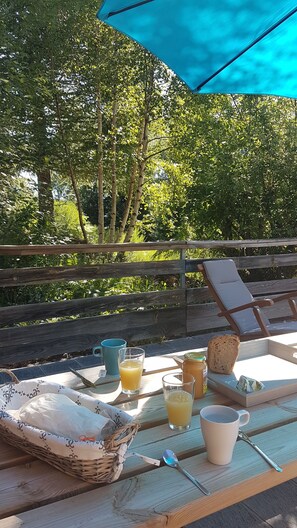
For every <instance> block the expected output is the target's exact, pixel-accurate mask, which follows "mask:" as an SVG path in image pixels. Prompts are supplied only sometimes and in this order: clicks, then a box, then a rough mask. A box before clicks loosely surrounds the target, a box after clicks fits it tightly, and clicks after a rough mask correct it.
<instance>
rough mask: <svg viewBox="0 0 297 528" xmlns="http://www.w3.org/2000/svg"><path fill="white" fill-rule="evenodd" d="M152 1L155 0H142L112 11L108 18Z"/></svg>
mask: <svg viewBox="0 0 297 528" xmlns="http://www.w3.org/2000/svg"><path fill="white" fill-rule="evenodd" d="M150 2H154V0H142V1H141V2H137V3H136V4H133V5H130V6H127V7H123V8H122V9H118V10H117V11H110V13H108V15H107V17H106V18H109V17H112V16H114V15H118V14H119V13H124V12H125V11H129V9H134V8H135V7H139V6H141V5H143V4H149V3H150Z"/></svg>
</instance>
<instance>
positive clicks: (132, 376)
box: [119, 347, 145, 394]
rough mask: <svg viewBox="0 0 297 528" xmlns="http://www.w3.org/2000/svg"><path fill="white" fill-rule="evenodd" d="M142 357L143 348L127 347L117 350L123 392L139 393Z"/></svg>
mask: <svg viewBox="0 0 297 528" xmlns="http://www.w3.org/2000/svg"><path fill="white" fill-rule="evenodd" d="M144 357H145V352H144V350H143V348H139V347H127V348H121V349H120V350H119V371H120V378H121V383H122V392H124V393H125V394H138V393H139V389H140V386H141V377H142V371H143V362H144Z"/></svg>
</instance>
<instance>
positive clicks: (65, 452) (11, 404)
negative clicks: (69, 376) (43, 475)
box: [0, 369, 139, 483]
mask: <svg viewBox="0 0 297 528" xmlns="http://www.w3.org/2000/svg"><path fill="white" fill-rule="evenodd" d="M0 372H6V373H7V374H9V375H10V377H11V378H12V380H13V382H11V383H7V384H5V385H3V386H2V387H0V438H2V439H3V440H4V441H5V442H7V443H8V444H11V445H13V446H15V447H18V448H19V449H22V450H23V451H26V452H27V453H30V454H32V455H33V456H35V457H37V458H40V459H41V460H43V461H45V462H47V463H48V464H51V465H52V466H54V467H55V468H57V469H59V470H61V471H63V472H64V473H67V474H68V475H71V476H74V477H77V478H79V479H82V480H85V481H87V482H93V483H109V482H113V481H115V480H117V479H118V478H119V476H120V474H121V471H122V469H123V464H124V461H125V453H126V451H127V449H128V447H129V445H130V443H131V442H132V440H133V438H134V436H135V435H136V433H137V430H138V427H139V426H138V424H137V423H135V422H133V421H132V419H131V417H130V416H129V415H128V414H127V413H125V412H123V411H120V410H119V409H117V408H115V407H112V406H111V405H108V404H105V403H103V402H101V401H100V400H95V399H94V398H92V397H91V396H88V395H85V394H81V393H79V392H77V391H74V390H72V389H69V388H67V387H64V386H63V385H58V384H56V383H49V382H46V381H44V380H29V381H19V380H18V378H17V377H16V376H15V374H14V373H13V372H11V371H10V370H6V369H0ZM42 393H61V394H65V395H67V396H68V397H70V398H71V399H72V400H73V401H75V402H76V403H77V404H78V405H84V406H85V407H87V408H89V409H90V410H92V411H93V412H96V413H99V414H100V411H101V412H102V411H103V410H104V412H105V413H106V412H107V413H108V414H109V416H110V418H111V419H112V420H113V421H114V422H115V423H116V431H115V432H114V433H113V434H112V435H111V436H110V437H108V438H107V439H105V440H104V441H103V440H102V441H88V440H87V441H76V440H72V439H69V438H66V437H62V436H59V435H55V434H52V433H49V432H46V431H42V430H41V429H38V428H36V427H32V426H29V425H27V424H26V423H24V422H22V421H20V420H18V419H16V418H14V417H13V415H12V414H10V413H9V411H10V410H12V409H18V408H19V407H20V406H21V405H23V404H24V403H25V402H26V401H28V400H30V399H31V398H33V397H34V396H37V395H38V394H42Z"/></svg>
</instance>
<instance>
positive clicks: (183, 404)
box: [162, 371, 195, 431]
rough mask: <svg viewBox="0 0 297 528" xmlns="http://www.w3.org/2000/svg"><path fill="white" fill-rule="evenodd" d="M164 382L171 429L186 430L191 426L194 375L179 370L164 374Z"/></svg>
mask: <svg viewBox="0 0 297 528" xmlns="http://www.w3.org/2000/svg"><path fill="white" fill-rule="evenodd" d="M162 384H163V393H164V399H165V405H166V409H167V414H168V424H169V427H170V429H177V430H179V431H186V430H187V429H189V428H190V426H191V419H192V409H193V400H194V387H195V379H194V377H193V376H192V375H191V374H188V373H186V372H179V371H177V372H174V373H172V374H166V375H165V376H163V378H162Z"/></svg>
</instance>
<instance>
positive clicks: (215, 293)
mask: <svg viewBox="0 0 297 528" xmlns="http://www.w3.org/2000/svg"><path fill="white" fill-rule="evenodd" d="M198 270H199V271H201V272H202V273H203V276H204V279H205V282H206V284H207V286H208V288H209V291H210V293H211V295H212V297H213V298H214V300H215V301H216V303H217V305H218V306H219V308H220V313H219V314H218V315H219V316H220V317H222V316H224V317H225V318H226V319H227V321H228V322H229V324H230V326H231V328H232V330H233V331H234V332H235V333H236V334H237V335H238V336H239V337H240V338H241V339H249V338H251V337H266V336H270V335H276V334H284V333H288V332H297V309H296V303H295V300H294V299H293V297H297V291H294V292H290V293H285V294H282V295H278V296H277V297H274V298H273V300H272V299H254V297H253V296H252V294H251V293H250V291H249V289H248V288H247V286H246V285H245V283H244V282H243V281H242V279H241V277H240V275H239V273H238V271H237V269H236V265H235V263H234V261H233V260H231V259H218V260H208V261H204V262H203V263H202V264H199V265H198ZM284 300H287V301H288V303H289V305H290V308H291V311H292V315H291V316H290V320H289V321H286V322H281V323H271V322H270V321H269V319H268V318H267V317H266V315H265V314H264V313H263V310H261V308H263V307H267V306H272V305H273V304H274V303H276V302H280V301H284Z"/></svg>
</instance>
